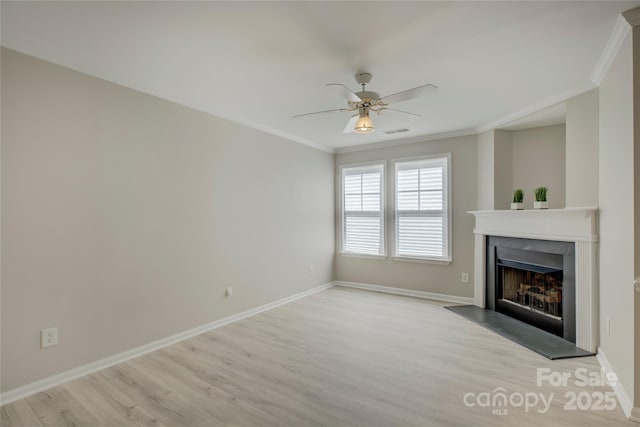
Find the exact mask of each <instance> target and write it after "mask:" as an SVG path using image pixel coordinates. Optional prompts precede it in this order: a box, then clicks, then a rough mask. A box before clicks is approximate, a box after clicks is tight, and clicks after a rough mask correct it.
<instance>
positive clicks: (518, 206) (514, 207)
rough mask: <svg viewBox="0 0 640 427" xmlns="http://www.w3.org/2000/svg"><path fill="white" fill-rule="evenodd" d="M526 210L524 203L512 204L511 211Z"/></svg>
mask: <svg viewBox="0 0 640 427" xmlns="http://www.w3.org/2000/svg"><path fill="white" fill-rule="evenodd" d="M522 209H524V203H511V210H514V211H521V210H522Z"/></svg>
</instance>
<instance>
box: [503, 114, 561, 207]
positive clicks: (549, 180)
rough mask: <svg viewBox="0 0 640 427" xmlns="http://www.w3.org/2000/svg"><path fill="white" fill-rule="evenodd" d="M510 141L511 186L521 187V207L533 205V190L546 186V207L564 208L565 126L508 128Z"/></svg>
mask: <svg viewBox="0 0 640 427" xmlns="http://www.w3.org/2000/svg"><path fill="white" fill-rule="evenodd" d="M511 144H512V150H513V153H512V154H513V160H512V171H513V181H512V184H511V185H512V187H511V188H512V189H515V188H522V189H523V190H524V202H525V208H527V209H530V208H533V202H534V201H535V192H534V190H535V189H536V188H538V187H543V186H544V187H547V188H548V189H549V192H548V193H547V201H548V203H549V208H552V209H562V208H564V206H565V167H566V165H565V126H564V125H556V126H543V127H537V128H532V129H523V130H516V131H512V132H511ZM572 162H573V160H572ZM511 191H512V192H513V190H511Z"/></svg>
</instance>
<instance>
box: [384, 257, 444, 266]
mask: <svg viewBox="0 0 640 427" xmlns="http://www.w3.org/2000/svg"><path fill="white" fill-rule="evenodd" d="M391 259H392V260H394V261H400V262H418V263H422V264H439V265H449V264H451V263H452V262H453V260H452V259H446V258H443V259H438V258H417V257H415V258H411V257H406V256H392V257H391Z"/></svg>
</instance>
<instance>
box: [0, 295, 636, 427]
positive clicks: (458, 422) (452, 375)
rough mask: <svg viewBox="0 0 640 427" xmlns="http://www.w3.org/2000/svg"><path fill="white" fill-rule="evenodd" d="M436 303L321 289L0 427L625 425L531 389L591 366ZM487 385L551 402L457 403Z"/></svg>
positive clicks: (38, 402)
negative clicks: (541, 350)
mask: <svg viewBox="0 0 640 427" xmlns="http://www.w3.org/2000/svg"><path fill="white" fill-rule="evenodd" d="M444 305H445V304H442V303H437V302H431V301H426V300H420V299H414V298H409V297H401V296H394V295H387V294H382V293H374V292H368V291H361V290H355V289H347V288H340V287H334V288H331V289H328V290H326V291H323V292H320V293H317V294H314V295H312V296H309V297H306V298H304V299H301V300H298V301H295V302H292V303H290V304H287V305H284V306H281V307H279V308H276V309H273V310H270V311H268V312H265V313H262V314H259V315H257V316H254V317H251V318H248V319H245V320H242V321H239V322H236V323H233V324H230V325H227V326H224V327H222V328H219V329H216V330H214V331H211V332H208V333H205V334H202V335H199V336H197V337H194V338H191V339H188V340H185V341H182V342H180V343H178V344H175V345H172V346H170V347H167V348H164V349H162V350H158V351H155V352H153V353H149V354H147V355H145V356H142V357H139V358H136V359H133V360H131V361H128V362H125V363H121V364H119V365H116V366H114V367H111V368H108V369H105V370H102V371H99V372H97V373H95V374H92V375H88V376H86V377H83V378H80V379H77V380H74V381H71V382H69V383H66V384H64V385H61V386H58V387H54V388H52V389H50V390H47V391H44V392H41V393H38V394H36V395H33V396H30V397H28V398H26V399H23V400H19V401H16V402H13V403H11V404H8V405H5V406H3V407H2V425H3V426H6V427H9V426H41V425H42V426H54V425H55V426H59V425H70V426H129V425H154V426H163V425H164V426H219V425H220V426H221V425H234V426H283V425H287V426H346V425H358V426H518V427H520V426H529V425H531V426H533V425H537V426H554V427H556V426H581V427H587V426H594V427H596V426H597V427H603V426H617V425H628V426H638V424H635V423H631V422H628V421H626V420H625V418H624V415H623V413H622V410H621V409H620V408H619V405H618V407H616V408H615V409H614V410H579V409H577V410H565V409H564V405H565V404H567V403H570V402H568V398H567V397H565V393H571V392H575V393H580V392H587V393H588V395H589V396H592V395H593V394H594V393H604V392H610V391H611V389H610V388H609V387H607V386H598V387H578V386H576V385H575V384H574V382H575V378H572V379H570V380H569V381H568V385H567V386H559V387H551V386H550V385H548V384H547V383H545V384H543V385H542V386H538V385H537V384H536V369H537V368H550V369H551V370H552V371H557V372H569V373H571V374H572V375H573V373H575V369H577V368H585V369H587V370H588V371H589V372H598V370H599V365H598V363H597V361H596V359H595V358H593V357H589V358H581V359H571V360H560V361H550V360H547V359H545V358H543V357H542V356H539V355H537V354H535V353H533V352H531V351H529V350H527V349H525V348H523V347H520V346H518V345H516V344H514V343H512V342H510V341H508V340H506V339H504V338H502V337H500V336H498V335H496V334H494V333H492V332H490V331H488V330H486V329H484V328H482V327H480V326H478V325H476V324H474V323H471V322H469V321H467V320H465V319H463V318H461V317H458V316H456V315H455V314H453V313H451V312H449V311H447V310H445V309H443V308H442V307H443V306H444ZM499 387H502V388H503V389H504V390H505V393H506V394H507V396H514V393H516V394H520V395H521V396H526V393H538V394H539V393H543V394H544V395H545V397H549V393H554V396H553V398H552V400H551V405H550V408H549V410H548V412H546V413H544V414H540V413H538V412H537V410H538V409H540V410H542V408H543V405H542V403H540V404H539V405H538V406H536V407H534V408H530V409H529V411H526V410H525V408H524V407H515V406H514V405H508V406H504V407H498V408H497V409H500V410H503V411H504V410H506V411H507V413H506V415H494V414H492V409H493V408H491V407H480V406H478V405H476V406H474V407H468V406H466V405H465V404H464V402H463V399H464V397H465V395H466V394H467V393H475V395H467V401H468V402H470V403H473V402H477V400H476V397H477V396H478V395H479V394H480V393H483V392H489V393H492V392H493V391H494V390H496V388H499ZM498 391H501V390H498ZM485 396H486V395H485ZM514 399H515V400H514V403H516V404H517V403H519V398H518V397H517V396H516V397H515V398H514ZM585 402H586V398H583V401H582V403H583V404H584V403H585Z"/></svg>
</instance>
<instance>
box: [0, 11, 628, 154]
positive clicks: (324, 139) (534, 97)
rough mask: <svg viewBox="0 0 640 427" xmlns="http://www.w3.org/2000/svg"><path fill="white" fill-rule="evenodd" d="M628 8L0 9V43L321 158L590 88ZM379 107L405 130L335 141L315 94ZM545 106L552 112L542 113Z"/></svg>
mask: <svg viewBox="0 0 640 427" xmlns="http://www.w3.org/2000/svg"><path fill="white" fill-rule="evenodd" d="M639 4H640V1H634V2H615V1H604V2H593V1H587V2H551V3H550V2H408V3H404V2H395V1H393V2H391V1H390V2H89V1H85V2H8V1H2V4H1V8H2V9H1V14H2V22H1V25H2V27H1V28H2V39H1V40H2V45H3V46H6V47H9V48H11V49H15V50H18V51H21V52H24V53H27V54H30V55H33V56H36V57H39V58H43V59H46V60H49V61H52V62H55V63H58V64H61V65H64V66H67V67H69V68H72V69H76V70H79V71H82V72H85V73H88V74H91V75H94V76H97V77H100V78H103V79H106V80H110V81H113V82H116V83H119V84H121V85H124V86H128V87H131V88H134V89H137V90H140V91H143V92H147V93H150V94H153V95H156V96H159V97H161V98H165V99H168V100H171V101H174V102H177V103H180V104H184V105H187V106H190V107H193V108H196V109H199V110H203V111H207V112H210V113H212V114H215V115H218V116H221V117H225V118H229V119H232V120H235V121H238V122H240V123H243V124H247V125H250V126H253V127H255V128H258V129H262V130H265V131H268V132H271V133H275V134H278V135H281V136H285V137H287V138H290V139H293V140H297V141H299V142H303V143H309V144H310V145H316V146H321V147H324V148H328V149H334V148H342V147H353V146H356V145H360V144H369V143H380V142H383V141H390V140H394V139H397V138H398V135H387V134H385V133H384V130H388V129H395V128H403V127H408V128H410V132H407V133H403V134H402V136H403V137H410V138H415V137H417V136H427V135H434V134H443V133H448V132H456V131H457V132H460V131H464V130H467V129H478V128H482V127H483V126H486V125H487V124H490V123H494V122H498V121H500V120H501V119H502V118H504V117H508V116H510V115H513V113H514V112H518V111H525V110H526V109H527V108H529V107H531V106H532V105H540V104H544V103H545V101H546V100H549V99H555V100H557V98H558V96H562V94H576V93H578V92H580V91H584V90H587V89H588V88H590V87H593V83H592V82H591V80H590V76H591V73H592V72H593V70H594V68H595V67H596V64H597V63H598V59H599V57H600V55H601V54H602V52H603V49H604V48H605V45H606V43H607V41H608V39H609V37H610V36H611V33H612V31H613V29H614V26H615V24H616V20H617V17H618V15H619V13H620V12H622V11H624V10H627V9H630V8H633V7H635V6H637V5H639ZM360 70H366V71H369V72H371V73H373V76H374V77H373V81H372V82H371V84H370V86H369V87H368V88H369V89H370V90H374V91H376V92H378V93H380V94H381V95H383V96H384V95H387V94H391V93H395V92H398V91H401V90H404V89H407V88H411V87H414V86H418V85H422V84H425V83H433V84H435V85H437V86H439V88H440V89H439V91H438V92H437V93H436V94H433V95H428V96H425V97H422V98H419V99H416V100H411V101H407V102H405V103H401V104H397V105H396V106H397V108H400V109H403V110H408V111H412V112H415V113H419V114H422V116H423V117H422V118H420V119H417V120H409V121H407V122H389V120H388V119H387V121H386V122H385V120H384V119H383V118H380V117H376V116H373V118H374V121H375V122H376V126H377V131H376V132H375V133H373V134H369V135H358V134H349V135H343V134H342V129H343V128H344V125H345V124H346V122H347V120H348V118H349V117H350V115H349V113H335V114H330V115H325V116H312V117H304V118H298V119H291V116H292V115H295V114H300V113H306V112H311V111H318V110H328V109H333V108H341V107H343V106H344V105H345V102H344V101H343V100H342V99H341V98H340V97H338V96H337V95H336V93H335V92H333V91H332V90H330V88H327V87H325V84H326V83H330V82H339V83H345V84H347V85H348V86H350V87H351V88H352V89H354V90H358V88H357V86H356V84H355V81H354V79H353V75H354V74H355V72H356V71H360ZM556 102H557V101H556Z"/></svg>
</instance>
